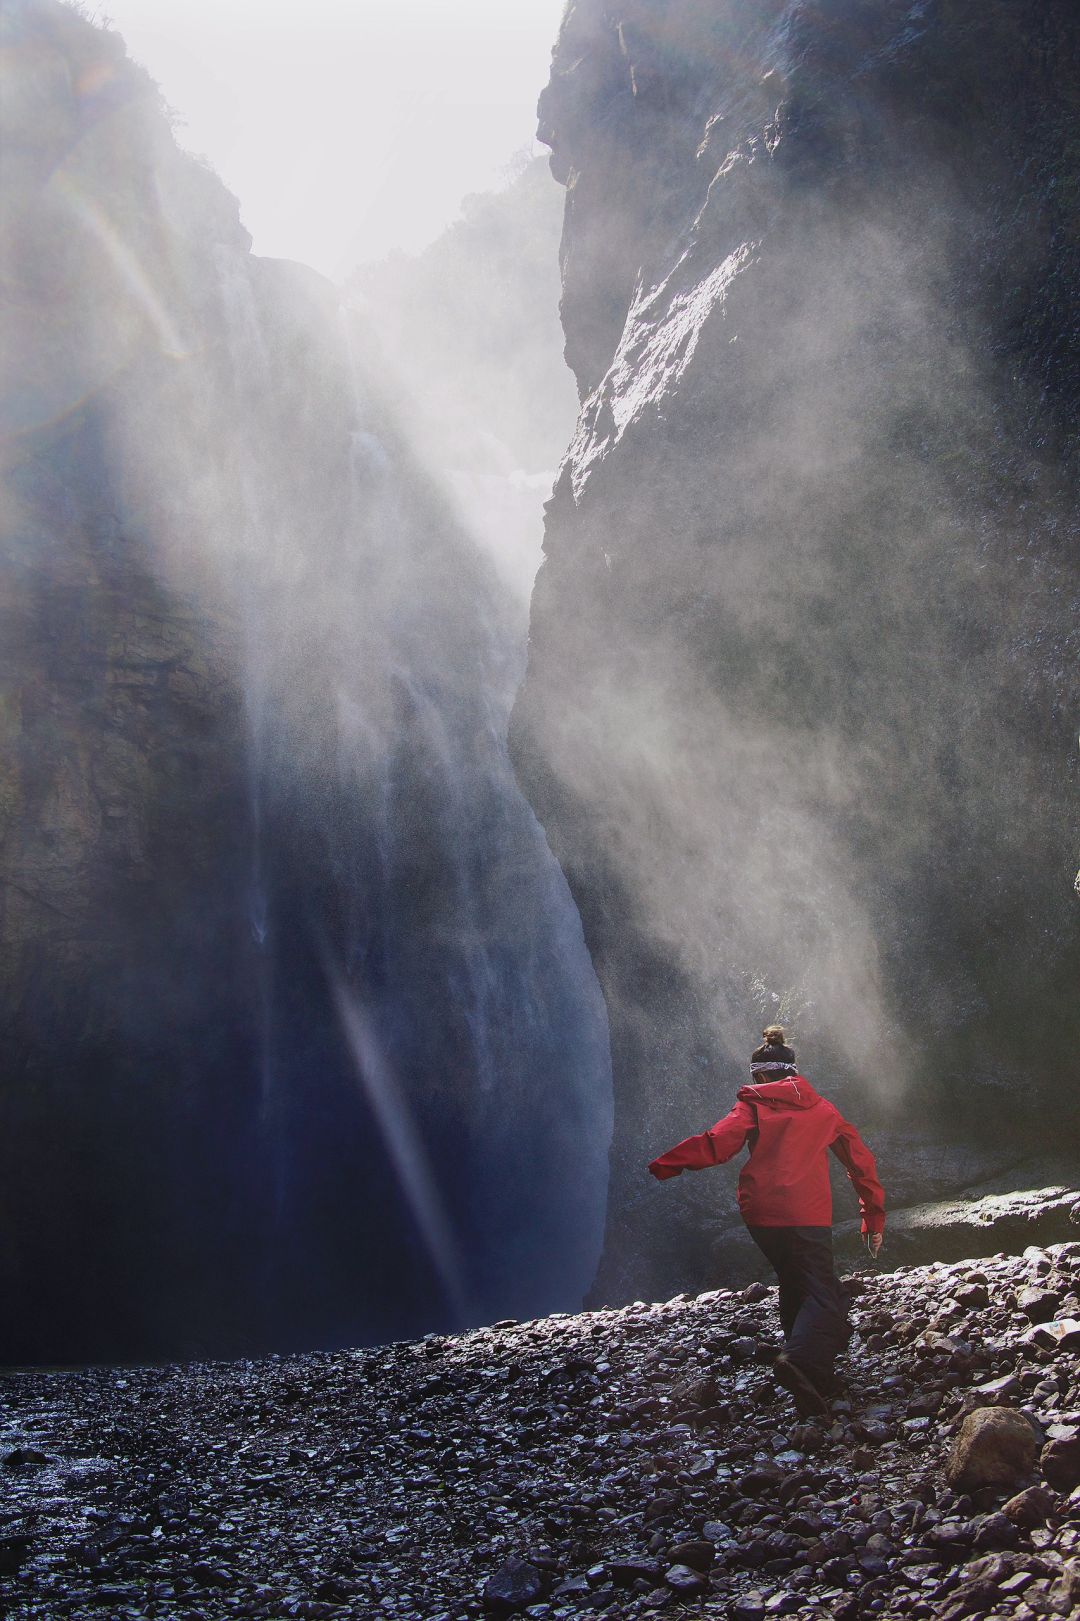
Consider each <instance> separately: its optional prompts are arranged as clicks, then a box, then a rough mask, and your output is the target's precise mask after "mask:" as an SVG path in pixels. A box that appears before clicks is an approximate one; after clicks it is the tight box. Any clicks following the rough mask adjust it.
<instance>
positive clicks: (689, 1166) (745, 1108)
mask: <svg viewBox="0 0 1080 1621" xmlns="http://www.w3.org/2000/svg"><path fill="white" fill-rule="evenodd" d="M756 1126H757V1119H756V1117H755V1115H754V1110H753V1108H752V1107H751V1105H750V1104H749V1103H743V1102H741V1101H740V1102H739V1103H736V1105H735V1107H734V1108H733V1109H732V1111H731V1113H730V1114H726V1115H725V1116H724V1118H723V1120H718V1121H717V1122H716V1124H715V1126H710V1127H709V1129H708V1131H703V1132H700V1133H699V1135H698V1136H696V1137H687V1138H685V1139H684V1141H683V1142H681V1143H676V1144H675V1147H674V1148H669V1149H668V1151H667V1153H666V1154H661V1155H660V1157H659V1159H654V1160H653V1162H652V1164H651V1165H650V1166H649V1170H650V1171H651V1172H652V1174H653V1176H655V1177H656V1179H657V1181H658V1182H664V1181H666V1180H667V1178H668V1177H669V1176H678V1174H679V1172H680V1171H701V1170H704V1169H705V1167H706V1166H707V1165H723V1163H724V1161H725V1160H728V1159H731V1157H732V1155H733V1154H737V1153H738V1152H739V1149H740V1148H741V1147H742V1145H743V1143H744V1142H745V1141H746V1139H747V1136H748V1135H749V1133H750V1132H751V1131H753V1130H754V1129H755V1127H756Z"/></svg>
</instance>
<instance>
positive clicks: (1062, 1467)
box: [1039, 1435, 1080, 1492]
mask: <svg viewBox="0 0 1080 1621" xmlns="http://www.w3.org/2000/svg"><path fill="white" fill-rule="evenodd" d="M1039 1466H1040V1468H1041V1469H1042V1472H1043V1475H1044V1477H1045V1478H1046V1480H1047V1482H1048V1484H1049V1485H1051V1486H1053V1488H1054V1490H1055V1491H1059V1492H1071V1491H1072V1490H1073V1488H1074V1486H1080V1435H1071V1436H1063V1437H1060V1438H1058V1439H1056V1440H1053V1441H1048V1442H1047V1443H1046V1445H1045V1446H1044V1447H1043V1449H1042V1453H1041V1454H1040V1457H1039Z"/></svg>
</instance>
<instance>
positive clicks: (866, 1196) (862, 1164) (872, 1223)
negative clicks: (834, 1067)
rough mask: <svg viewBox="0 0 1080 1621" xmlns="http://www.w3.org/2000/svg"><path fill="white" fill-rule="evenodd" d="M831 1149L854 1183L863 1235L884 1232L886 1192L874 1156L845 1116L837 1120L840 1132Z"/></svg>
mask: <svg viewBox="0 0 1080 1621" xmlns="http://www.w3.org/2000/svg"><path fill="white" fill-rule="evenodd" d="M829 1147H830V1148H831V1149H832V1151H833V1153H834V1154H835V1155H836V1157H837V1159H838V1160H839V1161H840V1163H841V1165H842V1166H843V1167H844V1169H845V1170H846V1171H847V1174H848V1176H849V1177H850V1178H851V1181H852V1182H853V1183H854V1184H855V1191H856V1193H857V1194H858V1195H859V1212H860V1214H861V1216H862V1230H863V1232H864V1233H881V1232H884V1230H885V1190H884V1188H883V1187H882V1186H881V1183H880V1182H879V1181H878V1174H877V1165H876V1163H875V1161H874V1156H873V1154H871V1152H870V1150H869V1149H868V1148H867V1146H866V1144H865V1143H864V1142H863V1140H862V1138H861V1137H860V1136H859V1133H858V1132H857V1131H856V1130H855V1127H854V1126H853V1125H851V1124H850V1122H849V1121H847V1120H845V1119H844V1118H843V1116H842V1115H841V1116H838V1118H837V1133H836V1136H835V1137H834V1138H833V1140H832V1142H831V1143H830V1144H829Z"/></svg>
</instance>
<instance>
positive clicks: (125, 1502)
mask: <svg viewBox="0 0 1080 1621" xmlns="http://www.w3.org/2000/svg"><path fill="white" fill-rule="evenodd" d="M850 1287H851V1290H852V1292H853V1297H854V1298H853V1319H854V1321H855V1323H856V1325H857V1334H856V1337H855V1338H854V1339H853V1341H852V1348H851V1354H850V1357H849V1361H848V1365H847V1368H846V1370H845V1373H846V1388H845V1389H844V1390H843V1392H842V1396H841V1398H840V1399H837V1400H836V1401H835V1402H834V1403H833V1410H832V1413H831V1415H830V1416H829V1418H828V1419H825V1420H820V1421H816V1422H813V1423H800V1422H798V1420H797V1419H796V1416H795V1413H794V1410H793V1408H792V1405H791V1401H790V1398H789V1397H788V1396H786V1395H785V1394H784V1393H783V1392H778V1391H776V1390H774V1388H773V1386H772V1384H771V1382H770V1378H769V1373H768V1357H769V1356H770V1355H771V1353H772V1351H773V1350H774V1349H775V1348H776V1346H777V1345H778V1344H779V1329H778V1323H777V1317H776V1310H775V1291H774V1290H767V1289H766V1288H764V1286H762V1285H760V1284H757V1285H752V1286H751V1287H750V1288H748V1289H746V1290H744V1291H742V1292H741V1293H728V1292H725V1291H722V1290H721V1291H716V1292H712V1293H709V1294H706V1295H701V1296H698V1297H697V1298H696V1299H691V1298H688V1297H679V1298H677V1299H675V1300H672V1301H668V1302H666V1303H664V1304H659V1305H644V1304H640V1303H639V1304H635V1305H633V1306H629V1307H627V1308H625V1309H624V1310H621V1311H600V1312H593V1313H583V1314H581V1315H578V1316H567V1317H553V1318H547V1319H543V1320H540V1321H537V1322H532V1323H521V1324H516V1323H515V1324H510V1323H507V1324H497V1325H495V1326H493V1327H491V1328H487V1329H481V1330H478V1331H476V1332H474V1333H470V1334H467V1335H464V1336H462V1337H460V1338H457V1339H447V1338H442V1337H432V1338H428V1339H425V1340H422V1341H418V1342H410V1343H403V1344H398V1345H391V1346H388V1347H385V1348H381V1349H375V1350H368V1351H359V1352H350V1351H341V1352H334V1353H328V1354H318V1355H308V1356H301V1357H290V1358H287V1359H285V1358H283V1359H270V1360H266V1361H262V1362H235V1363H207V1364H187V1365H184V1366H176V1367H153V1368H133V1369H108V1368H93V1369H85V1370H80V1371H77V1372H37V1371H33V1372H12V1373H8V1374H7V1375H6V1376H5V1377H4V1378H3V1379H0V1401H2V1410H0V1491H2V1498H0V1504H2V1506H0V1572H2V1574H0V1612H2V1613H3V1614H4V1615H5V1616H8V1617H11V1618H13V1621H14V1618H16V1617H18V1618H27V1621H29V1618H34V1621H45V1618H49V1621H52V1618H54V1617H60V1616H77V1617H81V1616H90V1615H93V1616H98V1617H100V1616H102V1615H107V1616H109V1617H116V1618H121V1617H132V1616H140V1617H143V1616H145V1617H159V1618H166V1617H174V1616H175V1617H185V1618H189V1617H190V1618H195V1617H202V1618H205V1621H212V1618H218V1617H226V1616H230V1617H232V1616H247V1617H275V1618H276V1617H286V1616H289V1617H291V1616H304V1617H356V1618H361V1617H369V1616H376V1617H377V1616H382V1615H385V1616H391V1617H402V1618H404V1617H424V1618H428V1621H434V1618H436V1617H446V1618H450V1617H454V1618H457V1617H467V1616H474V1615H478V1614H480V1613H482V1612H483V1611H485V1610H486V1611H487V1612H488V1613H503V1614H506V1613H509V1612H510V1611H511V1609H513V1608H514V1607H515V1606H516V1607H518V1608H524V1607H526V1606H527V1608H526V1613H527V1614H529V1615H533V1616H550V1617H556V1616H573V1615H576V1616H585V1617H587V1616H591V1615H597V1614H600V1613H605V1614H607V1615H609V1616H612V1617H623V1616H636V1615H645V1614H647V1613H649V1612H650V1611H651V1610H653V1609H663V1608H667V1609H669V1610H671V1611H672V1612H679V1611H682V1610H685V1611H686V1612H687V1613H691V1614H699V1613H701V1614H706V1615H717V1616H729V1617H732V1618H733V1621H761V1618H764V1617H767V1616H770V1615H785V1614H798V1615H799V1616H803V1615H805V1616H814V1615H823V1616H825V1615H827V1616H835V1617H838V1618H843V1617H855V1616H860V1615H881V1616H895V1617H900V1616H903V1617H941V1618H943V1621H953V1618H959V1617H962V1616H969V1615H970V1616H981V1615H987V1614H991V1615H993V1616H995V1617H1005V1616H1013V1617H1017V1618H1018V1621H1027V1618H1029V1617H1031V1616H1053V1615H1059V1616H1066V1615H1069V1614H1075V1613H1077V1611H1078V1609H1080V1559H1078V1555H1080V1323H1075V1324H1074V1326H1073V1327H1071V1328H1070V1327H1069V1326H1068V1324H1069V1322H1070V1321H1073V1320H1075V1319H1078V1318H1080V1244H1075V1243H1072V1244H1059V1245H1053V1246H1051V1247H1050V1248H1049V1249H1047V1250H1039V1249H1029V1250H1027V1251H1026V1252H1025V1253H1024V1255H1023V1256H1022V1257H1007V1256H1004V1255H1000V1256H997V1257H994V1258H992V1259H990V1260H984V1261H981V1262H978V1263H973V1262H963V1263H959V1264H956V1265H950V1266H945V1265H940V1264H935V1265H932V1266H929V1267H925V1268H917V1269H916V1268H912V1269H901V1270H900V1271H897V1272H893V1273H868V1274H860V1275H858V1276H856V1277H852V1278H851V1279H850ZM1062 1324H1065V1326H1064V1327H1063V1326H1061V1325H1062ZM986 1387H989V1388H986ZM987 1405H991V1406H992V1405H1004V1406H1007V1407H1012V1408H1014V1409H1019V1410H1021V1411H1022V1412H1024V1413H1025V1414H1026V1415H1027V1418H1028V1420H1029V1421H1030V1423H1031V1424H1032V1425H1033V1426H1034V1432H1033V1433H1034V1434H1035V1435H1036V1442H1035V1445H1034V1446H1033V1447H1032V1455H1033V1457H1037V1456H1039V1453H1040V1452H1041V1458H1040V1460H1039V1462H1037V1463H1036V1465H1035V1468H1034V1470H1033V1471H1031V1472H1029V1473H1027V1474H1024V1473H1023V1472H1022V1471H1021V1472H1020V1473H1019V1474H1017V1476H1016V1478H1015V1479H1014V1480H1012V1481H1011V1482H1009V1483H1007V1484H1004V1483H1003V1484H1002V1485H1000V1486H998V1487H996V1488H992V1489H984V1490H982V1491H981V1492H978V1493H975V1494H974V1495H964V1494H963V1493H960V1492H959V1489H958V1490H957V1491H954V1490H952V1489H950V1488H949V1487H948V1486H947V1485H946V1482H945V1473H944V1470H945V1464H946V1459H947V1454H948V1452H949V1449H950V1447H951V1445H952V1443H953V1439H954V1433H955V1431H956V1428H957V1425H958V1422H959V1421H960V1420H961V1418H962V1417H963V1415H964V1414H965V1413H966V1412H967V1411H969V1410H971V1409H972V1408H979V1407H985V1406H987ZM1033 1486H1034V1487H1037V1488H1039V1489H1036V1490H1034V1491H1032V1490H1028V1491H1027V1492H1026V1495H1024V1496H1023V1497H1022V1498H1021V1499H1020V1501H1019V1502H1018V1503H1017V1502H1016V1501H1012V1502H1010V1504H1009V1510H1008V1513H1007V1514H1003V1513H1002V1512H1000V1510H1001V1508H1002V1506H1003V1505H1004V1504H1005V1502H1006V1500H1007V1499H1014V1497H1015V1494H1016V1493H1017V1492H1020V1491H1021V1490H1022V1489H1023V1488H1025V1487H1033Z"/></svg>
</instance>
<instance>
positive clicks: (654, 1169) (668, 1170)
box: [649, 1159, 679, 1182]
mask: <svg viewBox="0 0 1080 1621" xmlns="http://www.w3.org/2000/svg"><path fill="white" fill-rule="evenodd" d="M649 1174H650V1176H655V1178H656V1180H657V1181H658V1182H666V1181H667V1180H668V1178H669V1177H672V1176H678V1174H679V1172H678V1170H677V1169H676V1168H674V1167H673V1166H670V1165H661V1163H660V1161H659V1160H658V1159H654V1160H653V1162H652V1164H651V1165H650V1166H649Z"/></svg>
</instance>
